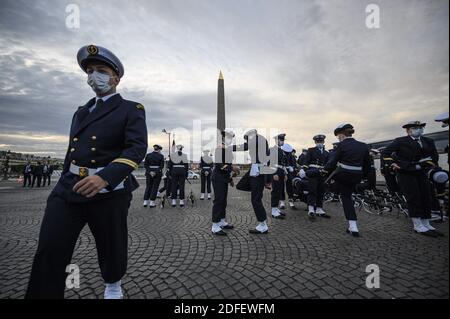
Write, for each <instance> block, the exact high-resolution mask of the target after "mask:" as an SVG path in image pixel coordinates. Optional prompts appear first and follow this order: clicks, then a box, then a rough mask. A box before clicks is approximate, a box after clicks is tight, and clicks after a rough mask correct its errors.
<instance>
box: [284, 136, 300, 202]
mask: <svg viewBox="0 0 450 319" xmlns="http://www.w3.org/2000/svg"><path fill="white" fill-rule="evenodd" d="M281 149H282V150H283V152H284V154H285V155H286V158H287V160H286V161H287V166H286V171H287V180H286V183H285V185H283V186H285V188H286V193H287V194H288V202H289V207H290V208H292V209H295V205H294V189H293V186H292V180H293V179H294V177H295V172H296V169H297V159H296V157H295V149H293V148H292V146H291V145H289V144H287V143H285V144H284V145H283V146H282V147H281ZM281 195H282V196H281V200H282V201H284V199H285V194H284V190H283V191H282V193H281ZM283 204H284V203H283ZM280 208H281V203H280Z"/></svg>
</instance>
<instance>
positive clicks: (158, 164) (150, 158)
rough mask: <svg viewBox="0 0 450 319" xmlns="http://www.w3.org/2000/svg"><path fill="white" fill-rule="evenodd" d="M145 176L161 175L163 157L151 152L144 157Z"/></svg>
mask: <svg viewBox="0 0 450 319" xmlns="http://www.w3.org/2000/svg"><path fill="white" fill-rule="evenodd" d="M144 167H145V174H147V175H149V174H150V172H155V173H161V174H162V170H163V168H164V155H162V154H161V153H158V152H151V153H149V154H147V156H145V162H144Z"/></svg>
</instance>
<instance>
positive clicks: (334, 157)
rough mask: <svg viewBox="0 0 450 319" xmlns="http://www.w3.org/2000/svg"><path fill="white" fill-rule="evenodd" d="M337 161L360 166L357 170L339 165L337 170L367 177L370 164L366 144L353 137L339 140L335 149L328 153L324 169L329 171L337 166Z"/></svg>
mask: <svg viewBox="0 0 450 319" xmlns="http://www.w3.org/2000/svg"><path fill="white" fill-rule="evenodd" d="M338 163H340V164H343V165H348V166H352V167H359V168H361V170H359V171H358V170H351V169H346V168H341V167H340V168H339V171H345V172H348V173H355V174H362V177H367V176H368V174H369V170H370V166H371V165H370V155H369V148H368V146H367V144H366V143H362V142H359V141H357V140H355V139H354V138H346V139H345V140H343V141H342V142H340V143H339V144H338V146H337V147H336V149H335V150H334V151H333V152H332V153H331V154H330V155H329V159H328V162H327V163H326V164H325V168H324V169H325V170H326V171H327V172H330V173H331V172H332V171H333V170H334V169H335V168H336V167H337V166H338Z"/></svg>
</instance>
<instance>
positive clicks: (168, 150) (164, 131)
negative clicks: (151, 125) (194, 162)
mask: <svg viewBox="0 0 450 319" xmlns="http://www.w3.org/2000/svg"><path fill="white" fill-rule="evenodd" d="M162 132H163V133H166V134H167V135H169V147H168V148H167V154H168V155H170V134H172V133H171V132H167V130H166V129H163V130H162Z"/></svg>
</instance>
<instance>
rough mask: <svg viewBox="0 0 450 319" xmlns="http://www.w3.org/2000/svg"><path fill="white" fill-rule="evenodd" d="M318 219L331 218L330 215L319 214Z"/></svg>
mask: <svg viewBox="0 0 450 319" xmlns="http://www.w3.org/2000/svg"><path fill="white" fill-rule="evenodd" d="M319 217H322V218H331V216H330V215H327V214H319Z"/></svg>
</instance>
